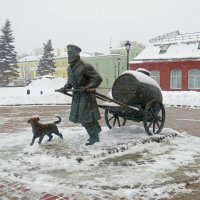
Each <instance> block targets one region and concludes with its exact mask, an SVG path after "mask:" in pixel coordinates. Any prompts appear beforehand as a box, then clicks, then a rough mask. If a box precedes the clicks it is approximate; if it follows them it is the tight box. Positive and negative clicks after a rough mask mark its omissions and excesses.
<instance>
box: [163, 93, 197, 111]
mask: <svg viewBox="0 0 200 200" xmlns="http://www.w3.org/2000/svg"><path fill="white" fill-rule="evenodd" d="M162 94H163V103H164V104H165V105H168V106H188V107H193V108H195V107H199V108H200V92H196V91H181V92H178V91H176V92H173V91H168V92H167V91H162Z"/></svg>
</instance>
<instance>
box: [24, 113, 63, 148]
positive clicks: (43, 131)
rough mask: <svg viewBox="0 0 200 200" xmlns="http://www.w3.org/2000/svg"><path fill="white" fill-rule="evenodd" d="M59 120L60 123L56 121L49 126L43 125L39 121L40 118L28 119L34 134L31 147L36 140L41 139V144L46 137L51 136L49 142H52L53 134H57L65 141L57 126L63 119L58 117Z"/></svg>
mask: <svg viewBox="0 0 200 200" xmlns="http://www.w3.org/2000/svg"><path fill="white" fill-rule="evenodd" d="M56 117H57V118H58V121H55V122H53V123H49V124H41V123H39V122H38V121H39V120H40V118H39V117H33V118H30V119H28V122H27V123H29V124H31V126H32V132H33V138H32V142H31V144H30V145H31V146H32V145H33V144H34V142H35V139H36V138H38V137H39V141H38V143H39V144H41V142H42V139H43V138H44V136H45V135H47V136H49V139H48V141H51V140H52V138H53V136H52V133H54V134H56V135H57V136H59V137H60V138H61V139H63V136H62V134H61V133H60V132H59V131H58V127H57V126H56V124H59V123H60V122H61V118H60V117H59V116H56Z"/></svg>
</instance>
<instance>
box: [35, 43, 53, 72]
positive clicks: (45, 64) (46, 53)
mask: <svg viewBox="0 0 200 200" xmlns="http://www.w3.org/2000/svg"><path fill="white" fill-rule="evenodd" d="M55 68H56V66H55V62H54V54H53V47H52V43H51V40H48V41H47V43H46V44H43V55H42V58H41V59H40V61H39V65H38V69H37V73H38V74H39V75H40V76H43V75H47V74H52V75H53V72H55Z"/></svg>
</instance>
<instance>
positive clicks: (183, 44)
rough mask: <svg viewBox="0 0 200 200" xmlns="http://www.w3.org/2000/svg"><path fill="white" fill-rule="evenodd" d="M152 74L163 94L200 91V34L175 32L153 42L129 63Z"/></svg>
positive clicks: (133, 67)
mask: <svg viewBox="0 0 200 200" xmlns="http://www.w3.org/2000/svg"><path fill="white" fill-rule="evenodd" d="M138 68H144V69H147V70H149V71H150V72H151V77H152V78H154V79H155V80H156V81H157V82H158V84H159V85H160V87H161V88H162V90H166V91H169V90H176V91H177V90H180V91H188V90H194V91H200V33H190V34H180V33H179V32H178V31H176V32H172V33H169V34H165V35H162V36H159V37H157V38H153V39H151V40H150V41H149V45H148V46H147V47H146V48H145V49H144V50H143V51H142V52H141V53H140V54H139V55H138V56H137V57H135V59H134V60H133V61H131V62H130V69H132V70H136V69H138Z"/></svg>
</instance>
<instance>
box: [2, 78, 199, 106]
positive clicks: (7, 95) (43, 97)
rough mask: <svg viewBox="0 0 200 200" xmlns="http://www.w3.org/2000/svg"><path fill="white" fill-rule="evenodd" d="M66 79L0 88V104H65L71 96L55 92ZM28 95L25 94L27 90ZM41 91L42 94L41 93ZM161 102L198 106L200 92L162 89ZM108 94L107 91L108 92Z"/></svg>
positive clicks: (40, 80) (44, 80) (170, 104)
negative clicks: (28, 91)
mask: <svg viewBox="0 0 200 200" xmlns="http://www.w3.org/2000/svg"><path fill="white" fill-rule="evenodd" d="M65 83H66V80H65V79H63V78H56V79H52V80H51V79H48V78H42V79H39V80H35V81H33V82H32V83H31V84H30V85H28V86H26V87H18V88H0V105H18V104H20V105H25V104H66V103H70V102H71V97H69V96H66V95H63V94H60V93H58V92H55V89H58V88H60V87H63V86H64V84H65ZM28 89H29V90H30V95H27V90H28ZM41 91H42V93H43V94H41ZM162 94H163V103H164V104H165V105H168V106H190V107H194V108H195V107H198V108H199V107H200V92H195V91H189V92H188V91H182V92H166V91H163V92H162ZM108 95H109V93H108Z"/></svg>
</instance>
